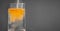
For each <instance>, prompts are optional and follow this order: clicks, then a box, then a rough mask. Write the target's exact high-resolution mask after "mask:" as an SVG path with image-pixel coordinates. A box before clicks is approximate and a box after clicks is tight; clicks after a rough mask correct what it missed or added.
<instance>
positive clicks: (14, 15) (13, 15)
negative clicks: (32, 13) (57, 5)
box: [8, 8, 25, 22]
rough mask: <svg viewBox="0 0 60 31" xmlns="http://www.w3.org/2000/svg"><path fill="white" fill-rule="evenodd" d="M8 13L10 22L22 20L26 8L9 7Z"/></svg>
mask: <svg viewBox="0 0 60 31" xmlns="http://www.w3.org/2000/svg"><path fill="white" fill-rule="evenodd" d="M8 14H9V18H10V22H16V21H22V20H23V16H24V14H25V10H24V9H23V8H9V9H8Z"/></svg>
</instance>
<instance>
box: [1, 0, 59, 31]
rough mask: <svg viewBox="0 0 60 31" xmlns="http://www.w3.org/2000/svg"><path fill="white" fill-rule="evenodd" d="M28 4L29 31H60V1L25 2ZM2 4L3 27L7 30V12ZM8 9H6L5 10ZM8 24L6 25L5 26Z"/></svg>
mask: <svg viewBox="0 0 60 31" xmlns="http://www.w3.org/2000/svg"><path fill="white" fill-rule="evenodd" d="M24 1H25V3H26V20H27V31H60V30H59V29H60V1H58V0H24ZM5 4H7V1H6V0H5V3H2V4H1V6H2V5H3V6H4V7H3V6H2V9H0V10H2V12H1V11H0V12H1V14H2V15H3V16H2V19H1V21H3V22H2V25H3V26H2V27H3V28H4V30H3V29H2V30H3V31H5V30H6V24H7V23H6V21H7V20H6V19H7V16H6V14H7V11H5V12H4V11H3V10H7V7H6V5H5ZM5 7H6V8H5ZM5 23H6V24H5Z"/></svg>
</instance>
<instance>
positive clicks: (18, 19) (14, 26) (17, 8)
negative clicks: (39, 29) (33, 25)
mask: <svg viewBox="0 0 60 31" xmlns="http://www.w3.org/2000/svg"><path fill="white" fill-rule="evenodd" d="M9 5H10V6H9V8H8V31H26V30H25V28H24V21H23V19H25V4H24V3H18V4H17V3H10V4H9Z"/></svg>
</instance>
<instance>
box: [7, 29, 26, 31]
mask: <svg viewBox="0 0 60 31" xmlns="http://www.w3.org/2000/svg"><path fill="white" fill-rule="evenodd" d="M8 31H26V30H25V29H19V30H14V29H8Z"/></svg>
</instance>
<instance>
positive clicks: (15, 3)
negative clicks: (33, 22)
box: [9, 3, 25, 4]
mask: <svg viewBox="0 0 60 31" xmlns="http://www.w3.org/2000/svg"><path fill="white" fill-rule="evenodd" d="M9 4H17V3H9ZM18 4H25V3H18Z"/></svg>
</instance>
